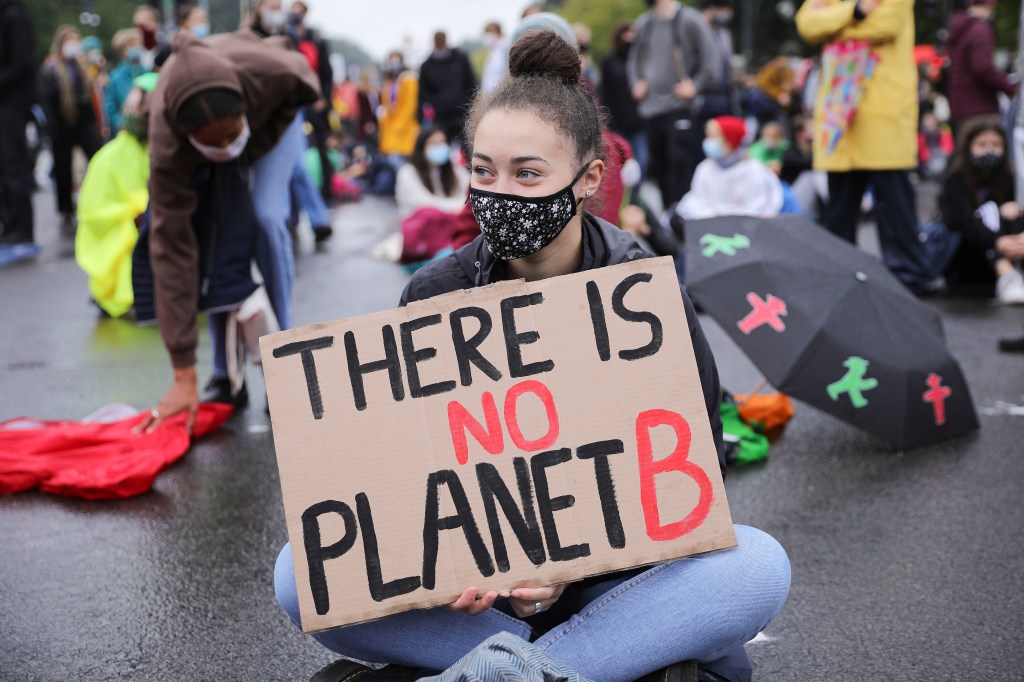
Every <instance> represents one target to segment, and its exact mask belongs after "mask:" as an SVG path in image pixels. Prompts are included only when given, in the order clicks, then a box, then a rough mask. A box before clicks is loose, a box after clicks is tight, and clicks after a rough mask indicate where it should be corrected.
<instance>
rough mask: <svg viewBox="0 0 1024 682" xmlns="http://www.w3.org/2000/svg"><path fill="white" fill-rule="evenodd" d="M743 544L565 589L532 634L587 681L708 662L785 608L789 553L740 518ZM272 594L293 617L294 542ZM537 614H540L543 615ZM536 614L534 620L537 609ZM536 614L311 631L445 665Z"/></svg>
mask: <svg viewBox="0 0 1024 682" xmlns="http://www.w3.org/2000/svg"><path fill="white" fill-rule="evenodd" d="M736 537H737V538H738V540H739V546H738V547H736V548H733V549H728V550H722V551H719V552H710V553H707V554H701V555H697V556H693V557H687V558H685V559H679V560H677V561H670V562H666V563H663V564H658V565H656V566H653V567H651V568H649V569H646V570H643V571H641V572H639V573H637V574H634V575H633V576H632V577H629V575H628V574H627V576H624V577H620V578H618V579H615V580H609V581H604V582H602V583H598V584H597V585H594V586H593V587H590V588H588V589H586V590H581V591H578V592H574V593H573V594H570V590H569V589H567V590H566V592H565V593H564V594H563V596H562V598H561V599H559V602H558V603H556V604H555V606H554V607H552V609H551V610H552V611H554V610H555V609H556V608H558V607H559V606H560V605H561V606H562V607H563V608H564V607H565V606H566V605H565V604H562V601H563V600H566V601H567V602H571V601H574V602H577V603H575V604H569V606H571V607H572V608H571V611H572V612H571V613H569V614H567V618H566V620H564V621H563V622H561V623H560V624H558V625H556V626H555V627H554V628H552V629H551V630H549V631H548V632H547V633H546V634H544V635H543V636H541V637H540V638H539V639H538V640H537V641H536V642H535V644H536V646H538V647H540V648H541V649H544V650H545V651H547V653H548V654H549V655H551V656H552V657H554V658H555V659H557V660H559V661H561V662H563V663H565V664H566V665H568V666H569V667H570V668H572V669H573V670H575V671H577V672H578V673H580V674H581V675H583V676H584V677H587V678H589V679H593V680H597V679H599V680H602V682H604V681H605V680H607V681H609V682H614V681H616V680H620V681H622V682H629V681H631V680H635V679H637V678H638V677H642V676H643V675H646V674H647V673H650V672H653V671H655V670H658V669H660V668H664V667H665V666H667V665H670V664H672V663H676V662H679V661H686V660H697V661H713V660H716V659H718V658H721V657H722V656H723V655H724V654H725V653H726V652H727V651H728V650H729V649H731V648H732V647H734V646H735V645H738V644H742V643H743V642H746V641H749V640H750V639H753V638H754V636H755V635H757V633H758V632H760V631H761V630H763V629H764V628H765V627H766V626H767V625H768V624H769V623H770V622H771V621H772V619H773V618H775V616H776V614H777V613H778V612H779V611H780V610H781V609H782V605H783V604H784V603H785V601H786V595H787V594H788V593H789V581H790V571H789V559H788V558H787V557H786V552H785V550H783V549H782V546H781V545H779V543H778V542H776V541H775V539H774V538H772V537H771V536H770V535H768V534H766V533H764V532H762V531H759V530H757V529H755V528H749V527H747V526H736ZM274 587H275V590H276V592H277V600H278V601H279V602H280V604H281V606H282V607H283V608H284V610H285V612H286V613H287V614H288V617H289V618H291V620H292V622H293V623H295V625H296V626H298V625H299V624H300V621H299V606H298V596H297V594H296V589H295V573H294V571H293V568H292V556H291V548H290V546H288V545H285V547H284V549H282V550H281V553H280V555H279V556H278V558H277V565H276V567H275V570H274ZM541 615H542V616H543V615H545V614H541ZM537 618H540V616H538V617H537ZM532 620H533V619H532V618H531V619H524V620H521V619H519V618H516V617H514V616H512V615H509V613H505V612H503V611H502V610H500V609H499V608H492V609H489V610H488V611H486V612H484V613H482V614H480V615H479V616H468V615H465V614H462V613H455V612H454V611H452V610H450V609H449V608H448V607H446V606H443V607H437V608H433V609H424V610H417V611H406V612H405V613H399V614H396V615H393V616H388V617H386V618H382V619H381V620H377V621H373V622H370V623H361V624H358V625H351V626H348V627H343V628H335V629H333V630H328V631H326V632H320V633H317V634H315V635H313V638H314V639H316V640H317V641H318V642H320V643H321V644H323V645H324V646H326V647H327V648H329V649H331V650H332V651H335V652H337V653H339V654H341V655H343V656H348V657H351V658H355V659H359V660H364V661H377V662H387V663H398V664H401V665H408V666H413V667H421V668H428V669H431V670H444V669H445V668H448V667H449V666H451V665H452V664H454V663H455V662H456V661H458V660H459V659H460V658H461V657H462V656H463V655H465V654H466V653H467V652H468V651H470V650H471V649H472V648H473V647H475V646H477V645H478V644H480V643H481V642H483V641H484V640H485V639H487V638H488V637H490V636H492V635H494V634H497V633H499V632H508V633H511V634H513V635H515V636H517V637H520V638H522V639H524V640H529V638H530V632H531V626H530V621H532Z"/></svg>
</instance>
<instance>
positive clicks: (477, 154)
mask: <svg viewBox="0 0 1024 682" xmlns="http://www.w3.org/2000/svg"><path fill="white" fill-rule="evenodd" d="M473 158H474V159H480V160H481V161H486V162H487V163H494V159H492V158H491V157H489V156H487V155H486V154H481V153H480V152H473ZM511 161H512V165H518V164H520V163H526V162H528V161H540V162H541V163H543V164H544V165H546V166H550V165H551V164H550V163H548V161H547V160H546V159H544V158H542V157H540V156H516V157H514V158H513V159H511Z"/></svg>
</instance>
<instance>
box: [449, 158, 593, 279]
mask: <svg viewBox="0 0 1024 682" xmlns="http://www.w3.org/2000/svg"><path fill="white" fill-rule="evenodd" d="M588 168H590V164H589V163H588V164H587V165H585V166H584V167H583V170H581V171H580V172H579V173H577V174H576V177H575V178H573V179H572V182H570V183H569V185H568V187H566V188H565V189H562V190H560V191H558V192H555V193H554V194H550V195H548V196H546V197H522V196H519V195H518V194H498V193H496V192H485V191H483V190H480V189H476V188H473V187H470V188H469V204H470V207H471V208H472V209H473V217H475V218H476V221H477V222H478V223H479V224H480V231H481V232H483V235H484V241H486V242H487V247H488V248H489V249H490V250H491V253H493V254H494V255H495V256H497V257H498V258H501V259H502V260H515V259H516V258H524V257H526V256H529V255H531V254H534V253H537V252H538V251H540V250H541V249H543V248H544V247H545V246H547V245H548V244H550V243H551V242H552V241H554V240H555V237H557V236H558V235H559V234H561V232H562V230H563V229H565V226H566V225H568V224H569V221H570V220H571V219H572V217H573V216H574V215H576V206H577V205H578V204H579V201H577V200H576V197H575V195H574V194H573V191H572V188H573V186H574V185H575V184H576V183H577V182H578V181H579V179H580V178H582V177H583V174H584V173H586V172H587V169H588ZM580 201H582V199H580Z"/></svg>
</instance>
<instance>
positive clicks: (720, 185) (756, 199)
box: [676, 159, 783, 220]
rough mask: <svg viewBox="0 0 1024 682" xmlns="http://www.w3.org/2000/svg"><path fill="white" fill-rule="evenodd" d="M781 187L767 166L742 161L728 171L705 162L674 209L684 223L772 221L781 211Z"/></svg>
mask: <svg viewBox="0 0 1024 682" xmlns="http://www.w3.org/2000/svg"><path fill="white" fill-rule="evenodd" d="M782 202H783V196H782V184H781V182H780V181H779V179H778V178H777V177H776V176H775V174H774V173H772V172H771V171H770V170H769V169H768V167H767V166H765V165H764V164H763V163H761V162H760V161H755V160H754V159H743V160H741V161H738V162H736V163H734V164H732V165H731V166H729V167H728V168H723V167H722V166H721V165H719V163H718V162H717V161H714V160H712V159H705V160H704V161H701V163H700V165H698V166H697V170H696V172H695V173H694V174H693V184H692V185H691V187H690V191H689V192H688V193H687V194H686V196H684V197H683V199H682V201H680V202H679V204H678V205H677V206H676V213H678V214H679V215H680V216H681V217H682V218H683V219H684V220H701V219H703V218H716V217H718V216H726V215H742V216H754V217H756V218H774V217H775V216H777V215H779V211H781V210H782Z"/></svg>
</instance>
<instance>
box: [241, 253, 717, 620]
mask: <svg viewBox="0 0 1024 682" xmlns="http://www.w3.org/2000/svg"><path fill="white" fill-rule="evenodd" d="M261 347H262V355H263V370H264V373H265V375H266V382H267V391H268V394H269V399H270V410H271V415H272V419H273V429H274V442H275V446H276V448H277V459H278V467H279V469H280V473H281V487H282V490H283V496H284V505H285V516H286V519H287V523H288V537H289V538H290V539H291V545H292V556H293V559H294V562H295V575H296V581H297V587H298V594H299V606H300V610H301V615H302V627H303V630H304V631H306V632H315V631H319V630H324V629H327V628H331V627H335V626H339V625H347V624H352V623H358V622H362V621H366V620H372V619H376V618H380V617H383V616H386V615H389V614H393V613H398V612H401V611H406V610H409V609H412V608H425V607H429V606H436V605H441V604H448V603H451V602H452V601H454V600H455V599H456V598H457V597H458V596H459V594H461V592H462V591H463V590H464V589H465V588H467V587H471V586H472V587H477V588H479V589H480V590H481V591H484V590H497V591H499V592H502V591H506V590H510V589H512V588H514V587H523V586H531V587H536V586H542V585H550V584H556V583H561V582H568V581H572V580H578V579H580V578H582V577H585V576H588V575H593V574H598V573H607V572H610V571H615V570H618V569H623V568H629V567H633V566H640V565H644V564H651V563H657V562H661V561H665V560H668V559H673V558H677V557H681V556H685V555H689V554H694V553H697V552H705V551H709V550H713V549H720V548H725V547H732V546H735V544H736V539H735V535H734V534H733V529H732V521H731V518H730V515H729V508H728V504H727V502H726V498H725V488H724V486H723V484H722V478H721V474H720V472H719V467H718V458H717V455H716V452H715V448H714V443H713V441H712V436H711V430H710V427H709V424H708V417H707V411H706V409H705V405H704V399H703V394H702V392H701V384H700V379H699V377H698V373H697V368H696V364H695V361H694V357H693V348H692V344H691V342H690V334H689V329H688V325H687V320H686V315H685V312H684V309H683V304H682V297H681V295H680V292H679V286H678V284H677V280H676V273H675V269H674V267H673V265H672V261H671V259H668V258H659V259H650V260H641V261H636V262H633V263H628V264H624V265H619V266H615V267H609V268H604V269H600V270H593V271H589V272H583V273H578V274H574V275H569V276H565V277H556V278H552V279H548V280H544V281H540V282H532V283H526V282H523V281H521V280H520V281H512V282H502V283H499V284H495V285H492V286H489V287H484V288H478V289H473V290H467V291H459V292H454V293H450V294H446V295H444V296H438V297H435V298H432V299H430V300H427V301H421V302H418V303H413V304H411V305H409V306H408V307H406V308H400V309H397V310H391V311H387V312H382V313H376V314H372V315H365V316H362V317H358V318H354V319H349V320H339V321H336V322H328V323H324V324H316V325H311V326H308V327H302V328H300V329H292V330H289V331H284V332H280V333H278V334H272V335H270V336H265V337H263V339H262V340H261Z"/></svg>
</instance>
